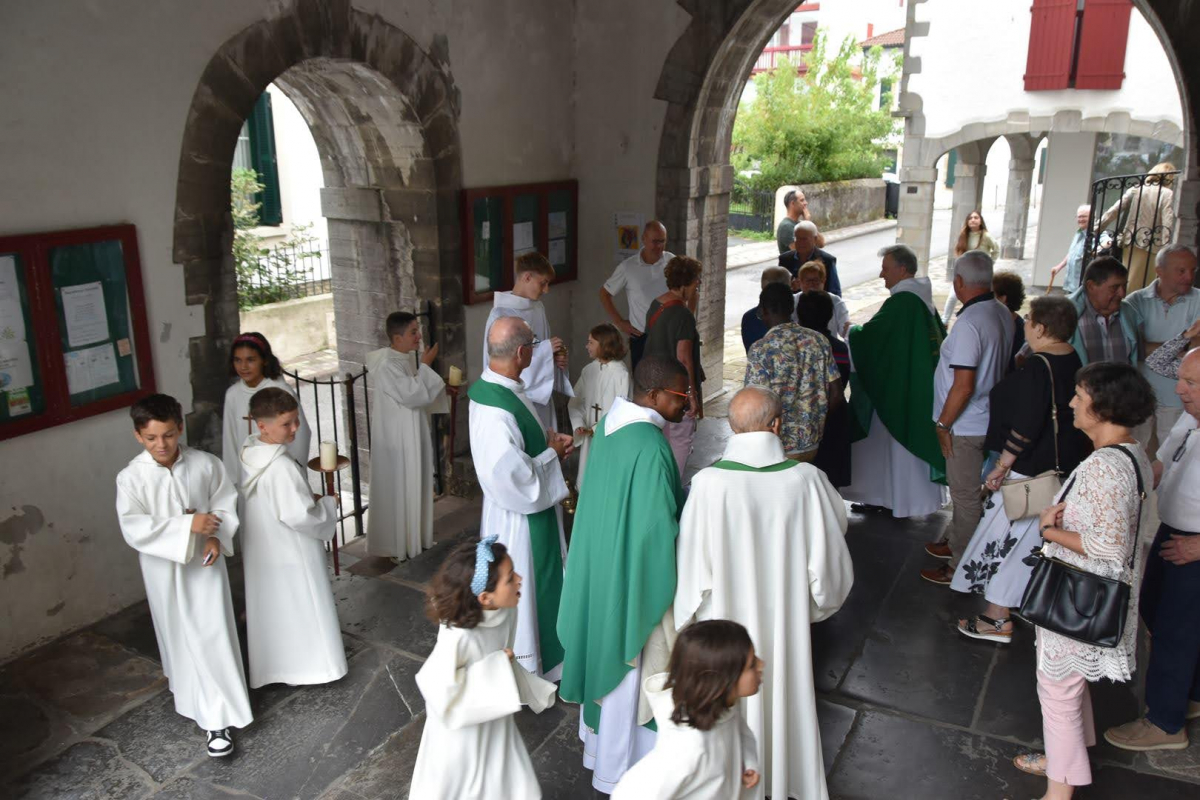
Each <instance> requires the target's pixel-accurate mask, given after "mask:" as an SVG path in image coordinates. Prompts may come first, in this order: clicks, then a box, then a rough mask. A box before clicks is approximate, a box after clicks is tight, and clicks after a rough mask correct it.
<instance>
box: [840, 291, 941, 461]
mask: <svg viewBox="0 0 1200 800" xmlns="http://www.w3.org/2000/svg"><path fill="white" fill-rule="evenodd" d="M945 337H946V330H945V328H944V327H943V326H942V321H941V320H940V319H938V318H937V316H936V315H935V314H933V313H931V312H930V310H929V306H927V305H925V301H924V300H922V299H921V298H920V297H918V296H917V295H915V294H913V293H912V292H898V293H896V294H894V295H892V296H891V297H889V298H888V299H887V300H885V301H884V303H883V306H882V307H881V308H880V309H879V311H877V312H876V313H875V316H873V317H871V319H870V321H869V322H867V323H866V324H865V325H856V326H855V327H853V328H851V329H850V352H851V353H852V354H853V358H854V370H855V371H854V372H853V373H851V375H850V439H851V441H855V442H856V441H859V440H860V439H864V438H866V436H867V431H868V430H869V428H870V425H871V412H872V411H874V412H875V413H877V414H878V415H879V419H880V421H882V422H883V424H884V427H886V428H887V429H888V433H890V434H891V435H892V437H893V438H895V440H896V441H898V442H899V443H900V444H901V445H902V446H903V447H904V449H906V450H908V452H910V453H912V454H913V455H914V456H916V457H917V458H919V459H921V460H922V461H924V462H925V463H927V464H928V465H929V479H930V480H932V481H934V482H935V483H943V484H944V483H945V482H946V459H945V457H944V456H943V455H942V448H941V447H940V446H939V445H938V440H937V428H936V427H934V424H933V369H934V367H935V366H937V361H938V348H939V347H940V346H941V344H942V339H944V338H945Z"/></svg>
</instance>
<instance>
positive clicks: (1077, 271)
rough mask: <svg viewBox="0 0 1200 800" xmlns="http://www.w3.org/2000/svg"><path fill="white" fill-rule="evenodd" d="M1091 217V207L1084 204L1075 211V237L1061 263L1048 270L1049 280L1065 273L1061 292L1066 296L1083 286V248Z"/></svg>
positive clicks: (1072, 238)
mask: <svg viewBox="0 0 1200 800" xmlns="http://www.w3.org/2000/svg"><path fill="white" fill-rule="evenodd" d="M1091 215H1092V207H1091V206H1089V205H1086V204H1085V205H1082V206H1080V207H1079V208H1077V209H1076V210H1075V225H1076V231H1075V235H1074V236H1073V237H1071V244H1070V246H1069V247H1068V248H1067V254H1066V255H1065V256H1063V260H1062V261H1060V262H1058V263H1057V264H1055V265H1054V266H1053V267H1051V268H1050V277H1051V278H1054V277H1055V276H1056V275H1058V273H1060V272H1062V271H1063V270H1064V269H1065V270H1066V271H1067V274H1066V275H1064V276H1063V282H1062V290H1063V291H1064V292H1066V293H1067V294H1071V293H1072V292H1074V291H1075V290H1076V289H1078V288H1079V287H1080V286H1082V285H1083V248H1084V247H1085V246H1086V245H1087V224H1088V218H1090V217H1091Z"/></svg>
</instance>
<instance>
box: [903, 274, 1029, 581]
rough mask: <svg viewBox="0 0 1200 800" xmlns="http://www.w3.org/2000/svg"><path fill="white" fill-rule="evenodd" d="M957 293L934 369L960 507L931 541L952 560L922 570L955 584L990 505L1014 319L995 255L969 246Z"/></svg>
mask: <svg viewBox="0 0 1200 800" xmlns="http://www.w3.org/2000/svg"><path fill="white" fill-rule="evenodd" d="M954 294H955V296H956V297H958V299H959V301H960V302H961V303H962V304H963V305H962V308H961V309H960V310H959V312H958V317H957V318H956V319H955V321H954V325H953V326H952V327H951V328H950V334H949V335H948V336H947V337H946V340H945V341H944V342H942V349H941V352H940V354H939V355H938V363H937V367H935V368H934V372H933V416H934V424H936V425H937V435H938V443H939V444H940V445H941V447H942V454H943V455H944V456H946V481H947V483H949V484H950V499H951V500H952V501H953V503H954V513H953V517H952V518H951V520H950V527H949V528H948V529H947V531H946V536H945V537H944V538H943V539H942V541H940V542H930V543H929V544H927V545H925V551H926V552H927V553H929V555H931V556H933V557H934V558H940V559H945V560H946V561H947V563H946V564H942V565H941V566H939V567H934V568H931V569H923V570H921V577H922V578H924V579H925V580H927V581H930V582H932V583H938V584H944V585H949V584H950V581H951V579H952V578H953V577H954V569H955V567H957V566H958V560H959V558H961V557H962V554H963V551H964V550H965V549H966V547H967V544H968V543H969V542H970V541H971V535H972V534H974V533H975V527H976V526H977V525H978V524H979V518H980V517H981V516H982V514H983V503H982V501H981V499H980V496H979V483H980V480H979V477H980V474H981V473H982V472H983V457H984V448H983V440H984V437H985V435H986V434H987V428H988V414H989V409H988V393H989V392H991V391H992V387H993V386H995V385H996V384H997V383H998V382H999V381H1000V379H1001V378H1003V377H1004V373H1005V370H1006V369H1007V367H1008V359H1009V355H1010V354H1011V351H1012V341H1013V328H1014V324H1015V323H1014V322H1013V318H1012V314H1010V313H1009V311H1008V309H1007V308H1005V307H1004V306H1002V305H1001V304H1000V303H998V302H996V297H995V295H994V294H992V258H991V256H989V255H988V254H987V253H985V252H983V251H982V250H969V251H967V252H966V253H964V254H963V255H962V256H960V257H959V259H958V260H957V261H956V262H954Z"/></svg>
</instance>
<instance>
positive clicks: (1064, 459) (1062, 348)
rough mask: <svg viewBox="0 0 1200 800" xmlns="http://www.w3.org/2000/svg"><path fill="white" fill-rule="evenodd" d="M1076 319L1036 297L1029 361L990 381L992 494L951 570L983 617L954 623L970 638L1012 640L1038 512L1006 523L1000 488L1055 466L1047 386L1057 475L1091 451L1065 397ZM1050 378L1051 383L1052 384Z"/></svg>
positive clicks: (1064, 307) (1029, 321)
mask: <svg viewBox="0 0 1200 800" xmlns="http://www.w3.org/2000/svg"><path fill="white" fill-rule="evenodd" d="M1075 325H1076V314H1075V307H1074V306H1073V305H1072V303H1071V301H1069V300H1067V299H1066V298H1065V297H1061V296H1051V297H1038V298H1035V299H1034V300H1033V302H1032V303H1031V304H1030V311H1029V315H1028V316H1026V318H1025V337H1026V339H1027V341H1028V342H1029V345H1030V347H1031V348H1032V349H1033V355H1031V356H1030V357H1029V358H1028V359H1026V361H1025V363H1023V364H1022V365H1021V367H1020V368H1018V369H1016V370H1015V371H1013V372H1011V373H1009V374H1008V376H1007V377H1005V378H1004V379H1003V380H1002V381H1000V382H999V383H997V384H996V385H995V386H994V387H993V388H992V391H991V394H990V395H989V400H990V408H991V420H990V422H989V425H988V433H987V439H986V442H985V447H987V449H988V450H991V451H993V452H998V453H1000V458H999V460H998V461H997V463H996V466H995V467H994V468H993V469H992V471H991V472H990V473H988V476H987V478H986V479H985V481H984V482H985V484H986V486H987V488H988V489H990V490H992V492H993V494H992V496H991V498H990V499H989V500H988V502H987V503H986V504H985V509H984V514H983V519H982V520H981V521H980V523H979V527H977V528H976V529H975V535H974V536H972V537H971V542H970V544H968V545H967V549H966V552H965V553H964V554H963V557H962V560H961V561H960V563H959V565H958V569H957V570H955V572H954V580H953V581H952V582H951V584H950V588H952V589H954V590H955V591H958V592H971V593H974V594H982V595H983V597H984V599H985V600H986V601H987V608H986V609H985V610H984V613H982V614H979V615H978V616H975V617H972V618H971V619H963V620H959V621H958V631H959V633H961V634H962V635H963V636H968V637H970V638H972V639H985V640H987V641H993V642H998V643H1002V644H1007V643H1008V642H1010V641H1012V630H1013V625H1012V621H1011V620H1010V619H1009V612H1010V610H1011V609H1012V608H1014V607H1016V606H1018V605H1020V603H1021V597H1022V595H1023V594H1024V593H1025V586H1026V584H1028V583H1029V575H1030V573H1031V572H1032V567H1030V566H1028V565H1026V564H1025V563H1024V561H1023V559H1024V558H1025V557H1026V556H1028V555H1029V553H1030V551H1032V550H1033V549H1034V548H1035V547H1037V546H1038V545H1040V544H1041V534H1040V532H1039V530H1038V517H1037V514H1038V513H1039V512H1040V511H1041V509H1033V512H1034V515H1033V516H1030V517H1025V518H1024V519H1019V520H1016V521H1012V522H1010V521H1009V519H1008V516H1007V515H1006V514H1005V512H1004V499H1003V498H1002V497H1001V494H1000V485H1001V483H1002V482H1003V481H1005V480H1019V479H1021V478H1031V477H1033V476H1035V475H1039V474H1041V473H1043V472H1046V471H1047V470H1052V469H1055V468H1056V464H1055V459H1056V453H1055V436H1054V427H1055V426H1054V421H1053V419H1052V417H1051V414H1050V403H1051V386H1053V401H1054V404H1055V406H1056V407H1057V410H1058V437H1057V438H1058V452H1057V469H1058V472H1059V475H1060V476H1061V475H1067V474H1069V473H1070V472H1071V471H1072V470H1073V469H1075V467H1076V466H1078V465H1079V462H1080V461H1082V460H1083V459H1084V457H1086V456H1087V454H1088V452H1089V451H1090V449H1091V446H1090V444H1089V442H1088V439H1087V437H1086V436H1085V435H1084V434H1083V432H1082V431H1080V430H1078V429H1076V428H1075V426H1074V424H1073V421H1074V419H1075V415H1074V412H1073V411H1072V410H1071V406H1070V402H1071V398H1072V397H1073V396H1074V394H1075V373H1076V372H1077V371H1078V370H1079V369H1080V367H1081V366H1082V363H1081V362H1080V360H1079V355H1078V354H1077V353H1076V352H1075V349H1074V348H1073V347H1072V346H1071V345H1070V344H1069V342H1070V340H1071V337H1072V336H1073V335H1074V334H1075ZM1051 375H1053V380H1051Z"/></svg>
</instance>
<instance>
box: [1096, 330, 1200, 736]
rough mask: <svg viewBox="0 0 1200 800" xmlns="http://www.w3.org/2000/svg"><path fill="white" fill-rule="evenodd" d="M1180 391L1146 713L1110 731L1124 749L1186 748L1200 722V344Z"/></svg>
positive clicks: (1154, 583) (1148, 589) (1168, 461)
mask: <svg viewBox="0 0 1200 800" xmlns="http://www.w3.org/2000/svg"><path fill="white" fill-rule="evenodd" d="M1175 392H1176V394H1177V395H1178V396H1179V399H1180V402H1181V403H1182V404H1183V412H1184V413H1181V414H1180V416H1179V419H1178V421H1176V423H1175V426H1174V427H1173V428H1172V429H1171V432H1170V433H1169V434H1168V435H1167V436H1166V437H1164V439H1163V444H1162V446H1161V447H1159V448H1158V458H1157V460H1156V461H1155V462H1154V465H1153V466H1154V475H1155V479H1156V481H1157V484H1158V514H1159V517H1160V518H1161V519H1162V524H1161V525H1160V526H1159V529H1158V535H1157V536H1156V537H1155V539H1154V545H1153V547H1152V548H1151V549H1150V555H1149V557H1148V558H1147V560H1146V575H1145V578H1143V580H1142V591H1141V598H1140V606H1139V608H1138V610H1139V611H1140V612H1141V615H1142V620H1143V621H1144V622H1145V623H1146V627H1147V628H1148V629H1149V631H1150V642H1151V646H1150V663H1149V665H1148V666H1147V668H1146V716H1145V717H1142V718H1141V719H1137V720H1134V721H1133V722H1128V723H1126V724H1124V725H1120V726H1118V727H1116V728H1109V729H1108V730H1107V731H1105V733H1104V738H1105V739H1107V740H1108V742H1109V743H1110V744H1113V745H1116V746H1117V747H1120V748H1122V749H1123V750H1134V751H1146V750H1182V749H1184V748H1186V747H1187V746H1188V734H1187V721H1188V720H1192V719H1200V625H1196V609H1197V608H1198V607H1200V434H1197V425H1198V424H1200V349H1193V350H1192V351H1191V352H1190V353H1188V354H1187V355H1186V356H1184V358H1183V362H1182V363H1181V364H1180V365H1179V380H1178V381H1177V383H1176V386H1175Z"/></svg>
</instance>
